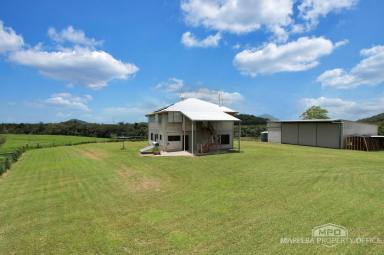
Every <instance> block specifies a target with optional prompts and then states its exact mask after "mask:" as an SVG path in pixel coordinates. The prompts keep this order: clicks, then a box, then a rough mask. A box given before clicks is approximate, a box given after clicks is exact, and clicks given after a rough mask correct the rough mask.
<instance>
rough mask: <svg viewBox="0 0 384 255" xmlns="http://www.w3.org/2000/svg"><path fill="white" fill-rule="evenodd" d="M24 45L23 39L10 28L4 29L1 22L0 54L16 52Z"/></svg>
mask: <svg viewBox="0 0 384 255" xmlns="http://www.w3.org/2000/svg"><path fill="white" fill-rule="evenodd" d="M23 45H24V41H23V37H22V36H20V35H17V34H16V32H15V31H14V30H13V29H12V28H9V27H4V25H3V22H2V21H1V20H0V53H4V52H8V51H14V50H17V49H19V48H20V47H22V46H23Z"/></svg>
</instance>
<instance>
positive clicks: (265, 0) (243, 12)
mask: <svg viewBox="0 0 384 255" xmlns="http://www.w3.org/2000/svg"><path fill="white" fill-rule="evenodd" d="M293 2H294V1H293V0H259V1H254V0H242V1H238V0H222V1H217V0H184V1H182V3H181V9H182V10H183V12H184V14H185V21H186V23H187V24H189V25H191V26H204V27H206V28H209V29H213V30H216V31H226V32H230V33H236V34H242V33H249V32H253V31H256V30H258V29H260V28H262V27H264V28H266V29H267V30H269V31H271V32H272V33H274V34H275V35H276V36H278V37H286V33H285V29H284V28H285V27H287V26H288V25H290V24H291V23H292V19H291V15H292V13H293V11H292V7H293Z"/></svg>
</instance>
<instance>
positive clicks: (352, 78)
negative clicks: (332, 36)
mask: <svg viewBox="0 0 384 255" xmlns="http://www.w3.org/2000/svg"><path fill="white" fill-rule="evenodd" d="M360 55H361V56H362V57H363V59H362V60H361V61H360V63H358V64H357V65H356V66H355V67H353V68H352V69H351V70H350V71H346V70H344V69H341V68H336V69H332V70H328V71H325V72H324V73H322V74H321V75H320V76H319V77H318V78H317V81H318V82H320V83H321V84H322V85H323V86H325V87H334V88H338V89H348V88H354V87H357V86H361V85H378V84H381V83H383V82H384V72H383V70H384V45H378V46H374V47H372V48H368V49H363V50H361V51H360Z"/></svg>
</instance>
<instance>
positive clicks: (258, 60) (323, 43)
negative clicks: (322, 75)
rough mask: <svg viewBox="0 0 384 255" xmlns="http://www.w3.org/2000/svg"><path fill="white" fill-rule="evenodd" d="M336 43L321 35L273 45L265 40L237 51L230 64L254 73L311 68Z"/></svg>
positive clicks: (244, 72) (243, 71) (248, 72)
mask: <svg viewBox="0 0 384 255" xmlns="http://www.w3.org/2000/svg"><path fill="white" fill-rule="evenodd" d="M338 46H340V43H336V44H333V43H332V41H330V40H328V39H326V38H324V37H313V38H310V37H301V38H299V39H297V41H293V42H289V43H286V44H281V45H277V44H275V43H269V44H267V45H265V46H263V47H261V48H258V49H246V50H243V51H241V52H239V53H238V54H237V55H236V56H235V59H234V65H235V67H236V68H237V69H239V70H240V72H241V73H243V74H247V75H251V76H256V75H258V74H272V73H277V72H298V71H305V70H308V69H311V68H313V67H315V66H317V65H318V64H319V59H320V58H321V57H323V56H326V55H329V54H331V53H332V51H333V50H334V49H335V48H337V47H338Z"/></svg>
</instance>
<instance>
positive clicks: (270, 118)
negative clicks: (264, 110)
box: [259, 114, 279, 121]
mask: <svg viewBox="0 0 384 255" xmlns="http://www.w3.org/2000/svg"><path fill="white" fill-rule="evenodd" d="M259 117H260V118H264V119H267V120H272V121H275V120H279V119H278V118H276V117H275V116H272V115H270V114H263V115H260V116H259Z"/></svg>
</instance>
